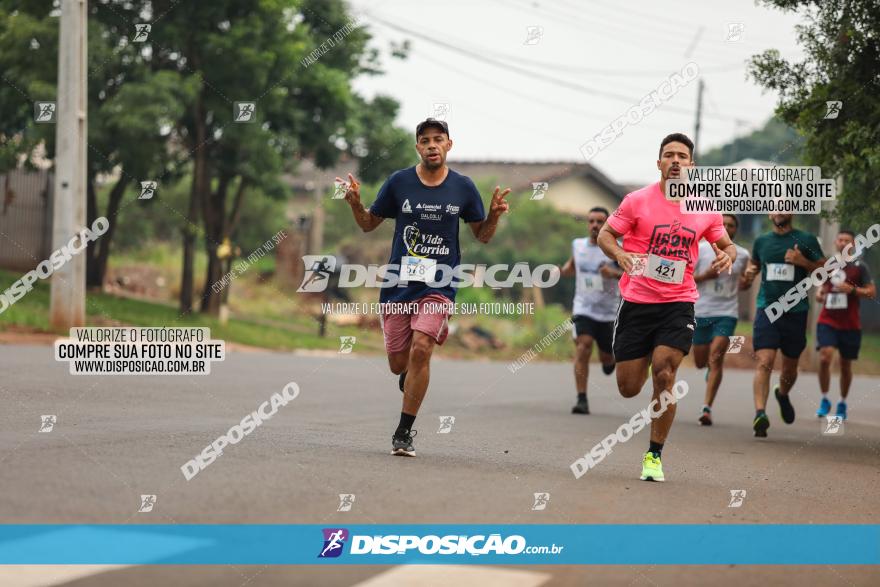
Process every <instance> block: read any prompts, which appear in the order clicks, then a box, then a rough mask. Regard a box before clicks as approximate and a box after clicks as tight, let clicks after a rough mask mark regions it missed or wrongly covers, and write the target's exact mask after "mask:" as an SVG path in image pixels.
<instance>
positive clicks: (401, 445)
mask: <svg viewBox="0 0 880 587" xmlns="http://www.w3.org/2000/svg"><path fill="white" fill-rule="evenodd" d="M416 434H418V432H417V431H415V430H399V431H397V432H395V433H394V435H393V436H392V437H391V454H392V455H394V456H398V457H414V456H416V449H415V448H414V447H413V441H412V440H413V437H414V436H415V435H416Z"/></svg>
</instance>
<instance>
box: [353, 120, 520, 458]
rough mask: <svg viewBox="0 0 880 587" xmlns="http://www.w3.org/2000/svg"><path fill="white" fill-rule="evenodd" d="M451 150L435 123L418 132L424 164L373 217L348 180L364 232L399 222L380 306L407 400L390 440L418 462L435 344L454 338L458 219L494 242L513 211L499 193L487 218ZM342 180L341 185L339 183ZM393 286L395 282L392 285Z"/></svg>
mask: <svg viewBox="0 0 880 587" xmlns="http://www.w3.org/2000/svg"><path fill="white" fill-rule="evenodd" d="M451 148H452V141H451V140H450V138H449V127H448V126H447V125H446V123H445V122H444V121H442V120H436V119H433V118H429V119H427V120H425V121H423V122H421V123H419V125H418V127H416V151H418V153H419V157H421V162H420V163H419V164H418V165H416V166H415V167H410V168H408V169H401V170H400V171H396V172H394V173H392V174H391V176H390V177H389V178H388V179H387V180H385V183H384V184H383V185H382V187H381V188H380V189H379V193H378V195H377V196H376V201H375V202H373V205H372V206H370V209H369V210H367V209H366V208H364V205H363V204H362V203H361V195H360V184H359V183H358V181H357V180H356V179H355V178H354V177H353V176H352V175H351V174H349V175H348V180H349V182H348V183H349V186H348V189H347V191H346V194H345V199H346V201H347V202H348V203H349V205H350V206H351V210H352V213H353V214H354V219H355V221H356V222H357V224H358V226H360V227H361V229H362V230H363V231H364V232H370V231H371V230H374V229H375V228H376V227H377V226H379V225H380V224H381V223H382V221H383V220H384V219H385V218H394V219H395V228H394V240H393V242H392V245H391V258H390V259H389V260H388V263H389V265H391V266H392V267H394V268H395V269H394V270H392V271H390V272H389V273H393V274H394V275H395V276H396V277H397V278H398V281H399V283H398V284H397V285H396V286H394V287H383V288H382V289H381V293H380V295H379V301H380V302H382V303H384V304H386V306H383V308H385V310H384V311H383V314H382V333H383V334H384V336H385V350H386V352H387V353H388V364H389V366H390V368H391V372H392V373H394V374H395V375H399V380H398V382H399V387H400V390H401V391H402V392H404V393H403V410H402V411H401V413H400V423H399V424H398V427H397V430H396V431H395V432H394V435H393V436H392V439H391V447H392V450H391V454H393V455H401V456H415V454H416V453H415V449H414V448H413V441H412V438H413V436H415V430H413V429H412V425H413V422H414V421H415V419H416V414H418V411H419V407H420V406H421V405H422V400H423V399H424V398H425V393H426V392H427V391H428V379H429V366H430V361H431V354H432V352H433V350H434V345H435V344H443V342H444V341H445V340H446V336H447V334H448V332H449V329H448V323H449V315H450V313H451V309H452V308H451V305H452V302H454V300H455V288H454V287H453V286H452V283H451V280H450V279H448V278H447V279H443V277H444V275H443V274H444V272H449V273H450V274H451V271H452V270H453V269H454V268H455V267H457V266H458V265H459V263H460V261H461V253H460V250H459V244H458V230H459V220H463V221H464V222H467V223H468V226H470V228H471V231H472V232H473V234H474V236H475V237H476V238H477V239H478V240H479V241H480V242H483V243H488V242H489V240H490V239H491V238H492V236H493V235H494V234H495V229H496V228H497V226H498V219H499V218H500V217H501V215H502V214H504V213H505V212H507V210H508V204H507V202H506V201H505V199H504V198H505V197H506V196H507V194H508V193H510V190H509V189H505V190H504V191H502V190H501V188H500V187H496V188H495V193H494V194H493V195H492V202H491V204H490V206H489V214H488V215H486V212H485V209H484V208H483V201H482V199H481V198H480V193H479V191H478V190H477V188H476V186H475V185H474V182H473V181H471V179H470V178H469V177H466V176H464V175H461V174H460V173H457V172H455V171H453V170H451V169H449V167H447V166H446V155H447V153H448V152H449V150H450V149H451ZM336 179H337V181H342V180H341V179H340V178H336ZM392 281H393V280H392Z"/></svg>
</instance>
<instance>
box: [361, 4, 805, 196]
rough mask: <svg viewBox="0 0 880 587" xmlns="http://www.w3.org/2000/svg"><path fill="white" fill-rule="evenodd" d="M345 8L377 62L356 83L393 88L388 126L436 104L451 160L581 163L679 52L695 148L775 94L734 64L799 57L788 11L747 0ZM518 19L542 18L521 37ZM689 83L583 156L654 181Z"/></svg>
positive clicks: (368, 89)
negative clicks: (395, 114)
mask: <svg viewBox="0 0 880 587" xmlns="http://www.w3.org/2000/svg"><path fill="white" fill-rule="evenodd" d="M351 5H352V7H353V8H354V10H355V11H356V12H357V13H358V14H361V15H362V18H363V23H364V24H365V25H366V26H367V27H368V28H369V30H370V32H371V34H372V35H373V36H374V42H373V43H374V46H376V47H378V48H380V49H381V50H382V54H383V63H384V66H385V70H386V74H385V75H383V76H379V77H374V78H370V77H364V78H360V79H358V80H356V82H355V87H356V88H357V89H358V90H359V91H360V92H362V93H364V94H366V95H368V96H372V95H374V94H376V93H382V94H388V95H391V96H393V97H395V98H396V99H397V100H398V101H399V102H400V103H401V111H400V115H399V119H398V123H399V124H400V125H402V126H404V127H408V128H409V127H414V126H415V124H416V123H417V122H418V121H419V120H422V119H424V118H425V117H427V116H429V115H430V113H431V111H432V109H433V107H434V106H433V105H434V103H448V104H449V114H448V117H447V121H448V122H449V125H450V135H451V137H452V139H453V141H454V143H455V144H454V147H453V150H452V152H451V153H450V158H449V161H450V165H451V166H452V167H455V160H456V159H459V160H462V159H468V160H473V159H493V160H499V159H500V160H512V161H536V160H539V161H541V160H542V161H546V160H564V161H581V162H582V161H585V160H586V159H584V157H583V155H581V152H580V146H581V145H583V144H584V143H585V142H586V141H588V140H589V139H590V138H592V137H593V136H594V135H596V134H597V133H599V132H600V131H601V130H602V128H603V127H605V126H607V125H609V124H610V123H611V121H613V120H614V119H615V118H618V116H620V115H621V114H622V113H624V112H626V111H627V110H628V109H629V107H630V106H631V105H636V104H638V103H639V101H640V100H641V99H642V98H643V97H644V96H645V95H647V94H648V93H649V92H651V91H653V90H654V89H655V88H657V86H658V85H660V84H661V83H662V82H663V81H664V79H667V78H668V76H669V74H670V73H672V72H674V71H679V70H681V69H682V68H683V67H684V65H685V64H687V63H688V62H691V61H692V62H694V63H696V64H697V65H698V66H699V68H700V77H701V78H702V79H703V81H704V82H705V84H706V90H705V92H704V100H703V124H702V129H701V132H700V144H699V145H698V149H703V150H706V149H709V148H711V147H714V146H718V145H722V144H724V143H726V142H728V141H730V140H731V139H733V138H734V137H736V136H739V135H742V134H745V133H747V132H749V131H750V130H753V129H755V128H759V127H760V126H762V125H763V124H764V122H765V121H766V120H767V119H768V118H769V117H770V116H771V114H772V112H773V108H774V105H775V103H776V96H775V94H773V93H770V92H763V91H762V89H761V88H759V87H758V86H756V85H755V83H754V82H752V81H751V80H749V79H747V77H746V67H745V62H746V60H747V59H748V58H749V57H750V56H752V55H754V54H757V53H760V52H762V51H764V50H766V49H770V48H773V49H777V50H779V51H780V52H781V54H782V55H783V57H788V58H795V59H796V58H799V57H800V56H801V51H800V49H799V48H798V46H797V44H796V38H795V29H794V27H795V25H796V24H797V23H798V22H800V20H801V19H800V17H799V16H797V15H794V14H789V13H782V12H780V11H778V10H775V9H769V8H765V7H764V6H763V5H760V6H756V5H755V4H754V3H752V2H746V1H728V2H721V1H717V0H716V1H702V2H697V1H687V2H684V1H681V2H676V3H674V4H673V3H669V4H662V3H658V2H648V1H632V2H615V1H614V0H590V1H589V2H586V1H585V2H581V1H577V0H556V1H553V2H550V1H544V0H506V1H505V0H446V1H444V2H432V3H426V2H413V1H411V0H351ZM666 7H669V9H665V8H666ZM731 24H741V25H742V29H741V35H740V38H739V40H738V41H737V40H731V41H728V40H727V39H728V36H729V32H728V31H729V27H730V25H731ZM395 27H396V28H395ZM529 27H541V31H540V37H539V39H538V40H537V42H532V43H531V44H527V43H526V40H527V37H528V29H529ZM735 38H736V37H735V36H734V37H733V39H735ZM405 39H409V40H410V41H411V43H412V49H411V52H410V56H409V58H408V59H407V60H405V61H401V60H399V59H392V58H390V56H389V55H388V46H389V43H390V42H392V41H393V42H396V43H400V42H401V41H403V40H405ZM697 85H698V82H697V81H696V80H694V81H693V82H691V83H689V84H688V85H686V86H685V87H684V88H682V89H681V90H680V91H679V92H678V93H677V94H675V96H673V97H672V98H671V99H670V100H669V101H668V102H666V103H665V104H664V105H663V106H661V107H660V108H658V109H657V110H656V111H654V112H653V113H652V114H651V115H649V116H648V117H646V118H645V119H644V120H642V121H641V122H639V123H638V124H636V125H632V126H627V127H626V129H625V130H624V134H623V135H621V136H620V137H618V138H617V139H616V140H615V141H614V142H613V143H612V144H611V145H610V146H608V147H606V148H605V149H604V150H602V151H601V152H599V153H598V155H596V156H595V157H594V158H593V159H592V160H591V161H590V162H591V163H593V164H594V165H596V166H598V167H599V168H600V169H601V170H602V171H604V172H605V173H607V174H608V175H609V176H610V177H611V179H613V180H614V181H617V182H620V183H630V182H631V183H647V182H650V181H654V180H655V179H656V177H657V171H656V167H655V161H656V159H657V149H658V147H659V142H660V139H661V138H662V137H663V136H665V135H666V134H668V133H669V132H676V131H681V132H685V133H687V134H688V135H689V136H691V137H692V138H693V133H694V121H695V113H696V102H697Z"/></svg>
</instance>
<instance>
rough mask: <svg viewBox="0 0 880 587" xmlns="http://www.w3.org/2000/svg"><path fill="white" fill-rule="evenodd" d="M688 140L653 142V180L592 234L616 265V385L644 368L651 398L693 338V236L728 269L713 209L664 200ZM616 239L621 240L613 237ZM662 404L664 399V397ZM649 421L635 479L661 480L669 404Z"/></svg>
mask: <svg viewBox="0 0 880 587" xmlns="http://www.w3.org/2000/svg"><path fill="white" fill-rule="evenodd" d="M693 152H694V144H693V142H692V141H691V140H690V139H689V138H688V137H687V136H686V135H684V134H681V133H674V134H671V135H669V136H667V137H666V138H664V139H663V141H662V142H661V143H660V158H659V159H658V161H657V169H658V170H659V171H660V181H659V182H658V183H655V184H653V185H649V186H647V187H644V188H642V189H640V190H637V191H635V192H632V193H631V194H628V195H627V196H625V197H624V199H623V202H621V204H620V206H619V207H618V208H617V210H615V212H614V214H612V215H611V218H609V219H608V221H607V222H606V223H605V225H604V226H603V227H602V230H601V232H600V233H599V238H598V241H599V246H600V247H602V250H603V251H604V252H605V254H606V255H608V257H609V258H611V259H614V260H615V261H617V263H618V265H620V267H621V268H622V269H623V270H624V274H623V276H622V277H621V278H620V295H621V297H622V298H623V299H622V300H621V302H620V305H619V306H618V308H617V320H616V321H615V324H614V341H613V343H612V346H613V351H614V358H615V360H616V361H617V387H618V388H619V390H620V394H621V395H622V396H623V397H634V396H636V395H638V393H639V392H640V391H641V389H642V386H643V385H644V384H645V381H646V380H647V378H648V366H649V365H651V366H652V369H651V370H652V379H653V384H654V399H655V400H657V401H658V402H660V394H661V393H662V392H663V391H664V390H665V391H667V392H670V391H671V390H672V386H673V384H674V383H675V378H676V372H677V371H678V366H679V364H680V363H681V360H682V359H683V358H684V356H685V355H686V354H687V353H688V352H690V349H691V342H692V340H693V336H694V326H695V322H696V321H695V320H694V302H695V301H696V300H697V297H698V295H697V285H696V283H695V282H694V266H695V265H696V263H697V248H698V245H699V242H700V239H701V238H705V239H706V240H707V241H708V242H709V243H711V244H712V247H713V250H714V251H715V254H716V258H715V261H714V262H713V263H712V269H714V270H715V271H717V272H718V273H719V274H720V273H721V272H722V271H729V270H730V267H731V265H732V264H733V260H734V259H736V247H735V246H734V244H733V242H731V240H730V237H729V236H728V235H727V231H726V230H724V225H723V223H722V221H721V214H684V213H683V212H682V211H681V209H680V204H679V202H673V201H670V200H667V199H666V196H665V195H664V194H665V193H666V180H667V179H677V178H680V177H682V168H683V167H691V166H692V165H694V161H693ZM621 237H623V246H622V247H621V246H620V245H618V244H617V239H619V238H621ZM663 403H666V402H665V401H664V402H663ZM660 405H661V408H660V410H659V411H660V412H662V413H660V414H659V415H658V414H657V413H656V408H653V410H654V411H655V412H654V414H653V415H652V420H651V442H650V445H649V448H648V452H647V453H645V456H644V458H643V460H642V476H641V479H642V480H643V481H663V480H664V477H663V468H662V466H661V463H660V453H661V451H662V450H663V443H664V442H665V441H666V436H667V435H668V434H669V429H670V428H671V427H672V421H673V420H674V419H675V404H674V403H669V404H668V405H667V406H666V409H665V410H664V409H663V408H662V405H663V404H662V403H661V404H660Z"/></svg>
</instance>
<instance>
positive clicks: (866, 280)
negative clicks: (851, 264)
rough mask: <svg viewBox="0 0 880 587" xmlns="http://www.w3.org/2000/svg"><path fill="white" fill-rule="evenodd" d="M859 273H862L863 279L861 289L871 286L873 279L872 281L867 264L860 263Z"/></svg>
mask: <svg viewBox="0 0 880 587" xmlns="http://www.w3.org/2000/svg"><path fill="white" fill-rule="evenodd" d="M859 271H861V273H860V276H861V278H862V283H861V285H860V286H859V287H865V286H866V285H870V284H871V282H872V281H874V280H873V279H871V272H870V271H869V270H868V264H867V263H859Z"/></svg>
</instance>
